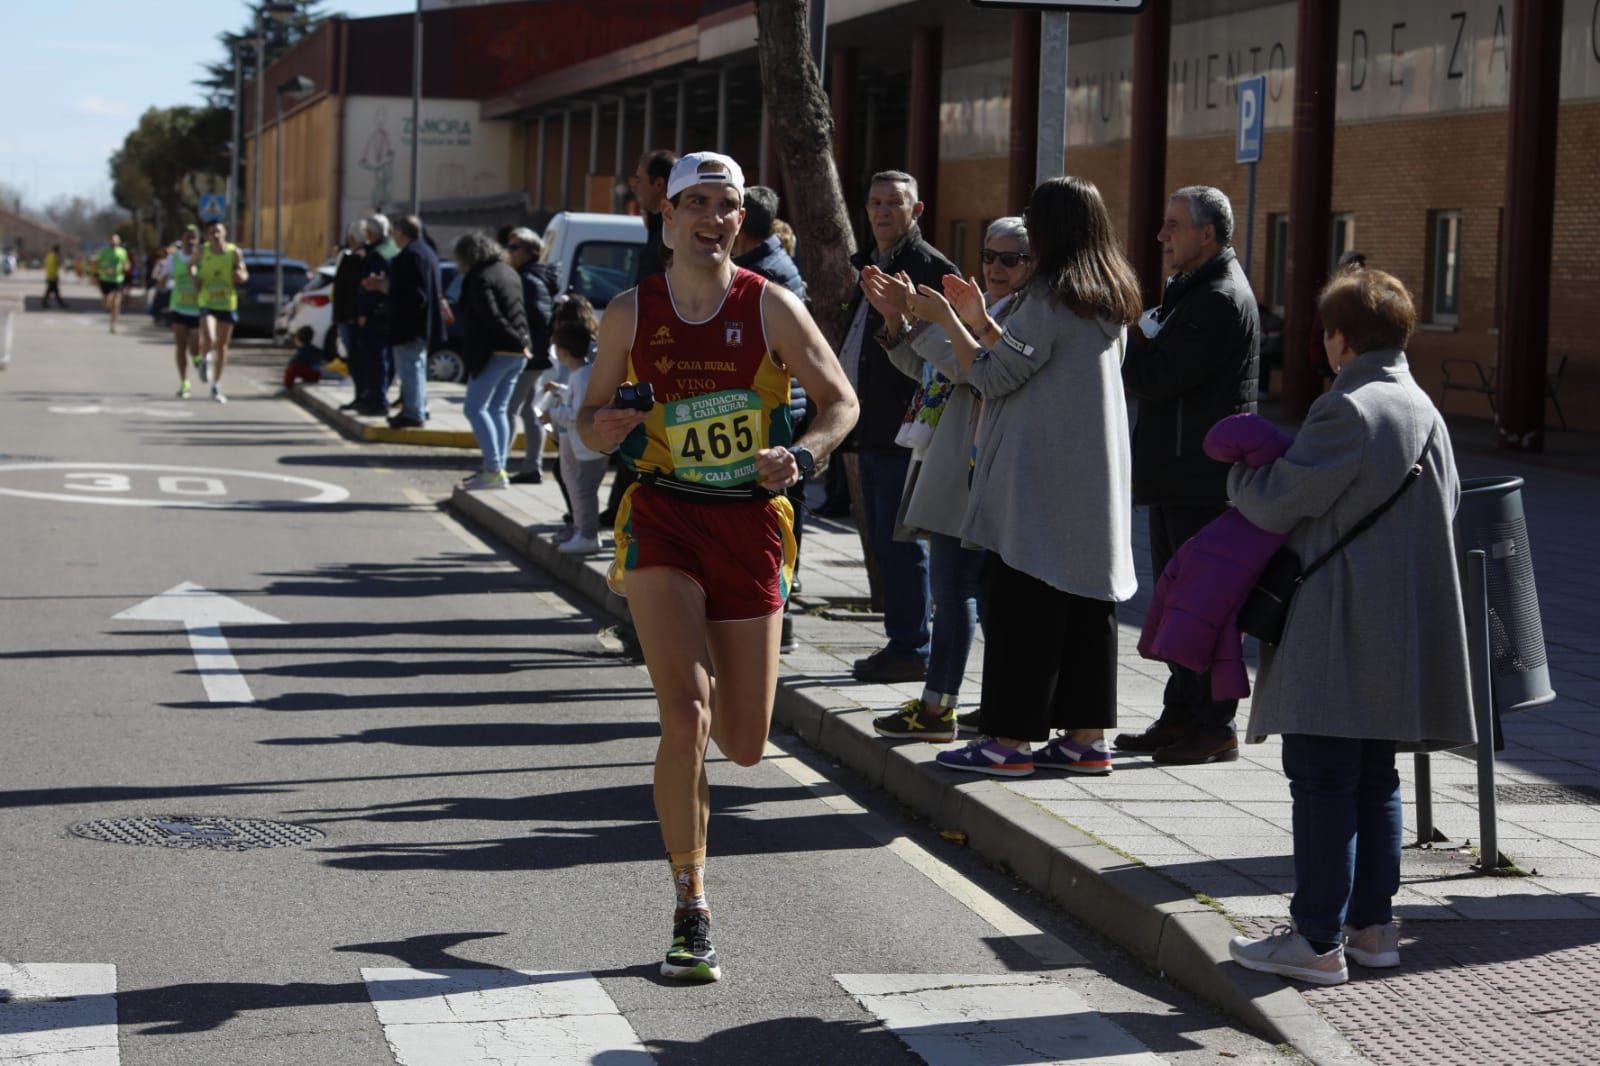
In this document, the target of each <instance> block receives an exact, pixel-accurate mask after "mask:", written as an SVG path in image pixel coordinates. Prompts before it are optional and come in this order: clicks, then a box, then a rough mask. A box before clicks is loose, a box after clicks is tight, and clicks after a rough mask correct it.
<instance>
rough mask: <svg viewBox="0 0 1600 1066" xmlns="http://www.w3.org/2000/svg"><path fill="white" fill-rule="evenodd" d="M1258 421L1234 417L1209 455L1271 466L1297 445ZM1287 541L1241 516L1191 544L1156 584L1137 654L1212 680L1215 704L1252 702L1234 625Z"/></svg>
mask: <svg viewBox="0 0 1600 1066" xmlns="http://www.w3.org/2000/svg"><path fill="white" fill-rule="evenodd" d="M1292 439H1293V438H1291V437H1290V436H1289V435H1288V434H1286V433H1284V432H1282V431H1281V430H1279V429H1278V428H1277V427H1276V426H1274V425H1273V424H1272V423H1271V422H1268V421H1267V420H1266V419H1265V418H1262V417H1261V416H1260V415H1229V416H1228V417H1227V418H1224V419H1223V420H1222V421H1220V422H1218V423H1217V424H1216V425H1214V426H1212V427H1211V432H1210V433H1208V434H1206V441H1205V449H1206V454H1207V455H1209V456H1211V458H1213V459H1217V460H1219V461H1221V462H1224V463H1245V464H1247V465H1248V466H1251V467H1259V466H1265V465H1266V464H1268V463H1270V462H1272V461H1274V460H1275V459H1277V458H1279V457H1280V456H1282V455H1283V453H1284V452H1286V451H1288V450H1289V444H1290V442H1291V441H1292ZM1285 539H1286V538H1285V537H1284V536H1283V535H1282V534H1278V533H1268V532H1267V531H1266V530H1264V529H1262V528H1260V527H1259V526H1256V525H1254V524H1252V523H1251V522H1250V521H1249V520H1248V519H1247V518H1245V517H1244V516H1243V515H1241V514H1240V513H1239V512H1238V511H1229V512H1228V513H1226V514H1224V515H1223V516H1222V517H1221V518H1218V519H1217V520H1216V521H1214V522H1212V523H1211V524H1210V525H1208V526H1206V527H1205V528H1204V529H1202V530H1201V531H1200V532H1198V533H1196V534H1195V535H1194V536H1193V537H1190V538H1189V540H1188V541H1186V542H1185V543H1184V544H1183V546H1182V547H1180V548H1179V549H1178V550H1177V552H1176V553H1175V554H1174V555H1173V556H1172V559H1171V561H1170V562H1168V563H1167V568H1166V569H1165V570H1163V571H1162V572H1161V576H1160V577H1159V578H1158V579H1157V580H1156V590H1155V593H1154V595H1153V596H1152V597H1151V600H1150V610H1149V612H1148V613H1147V614H1146V615H1145V617H1144V630H1143V631H1142V632H1141V633H1140V635H1139V654H1140V655H1142V656H1144V657H1145V658H1146V659H1158V660H1160V661H1162V662H1168V663H1176V664H1177V665H1179V666H1184V667H1188V668H1189V669H1190V670H1194V671H1196V672H1197V673H1204V672H1206V671H1208V670H1209V671H1210V672H1211V698H1212V699H1217V700H1233V699H1242V698H1243V697H1245V696H1248V695H1250V678H1249V675H1248V674H1247V673H1246V672H1245V668H1244V651H1243V648H1242V647H1241V643H1242V641H1241V638H1240V636H1239V629H1238V626H1237V624H1236V619H1237V617H1238V614H1239V608H1240V607H1241V606H1243V605H1244V601H1245V599H1246V598H1247V597H1248V596H1249V595H1250V590H1251V589H1252V588H1254V587H1255V583H1256V581H1257V580H1258V579H1259V578H1260V577H1261V572H1262V571H1263V570H1264V569H1266V566H1267V562H1268V561H1269V560H1270V559H1271V558H1272V556H1273V553H1275V552H1276V551H1277V550H1278V549H1279V548H1280V547H1282V546H1283V542H1284V540H1285Z"/></svg>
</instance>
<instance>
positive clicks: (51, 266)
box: [39, 244, 67, 311]
mask: <svg viewBox="0 0 1600 1066" xmlns="http://www.w3.org/2000/svg"><path fill="white" fill-rule="evenodd" d="M52 296H54V297H55V298H56V306H57V307H60V308H62V309H63V310H64V309H65V308H66V306H67V301H65V300H63V299H62V298H61V245H59V244H52V245H51V246H50V251H49V252H47V253H46V254H45V257H44V299H43V300H41V301H39V310H41V311H44V310H47V309H48V308H49V307H50V297H52Z"/></svg>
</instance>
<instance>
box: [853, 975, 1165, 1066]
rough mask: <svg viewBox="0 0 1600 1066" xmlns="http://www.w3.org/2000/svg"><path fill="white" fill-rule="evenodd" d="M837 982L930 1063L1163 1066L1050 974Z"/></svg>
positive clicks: (872, 978)
mask: <svg viewBox="0 0 1600 1066" xmlns="http://www.w3.org/2000/svg"><path fill="white" fill-rule="evenodd" d="M834 980H835V981H838V982H839V984H840V986H841V987H843V988H844V990H845V991H846V992H848V993H850V995H852V996H854V997H855V998H856V1000H857V1002H859V1003H860V1004H861V1005H862V1006H863V1007H865V1008H867V1010H869V1011H871V1012H872V1013H873V1014H875V1015H876V1016H877V1017H878V1020H879V1021H881V1022H882V1023H883V1024H884V1026H885V1027H886V1028H888V1029H889V1031H890V1032H892V1033H894V1035H895V1036H897V1037H899V1038H900V1040H901V1041H902V1042H903V1043H904V1044H905V1045H906V1046H907V1047H909V1048H910V1049H911V1050H912V1051H913V1052H914V1053H915V1054H916V1055H917V1056H918V1057H920V1058H921V1059H922V1061H923V1062H926V1063H927V1064H928V1066H1004V1064H1011V1063H1020V1062H1026V1063H1029V1064H1037V1066H1047V1064H1057V1063H1060V1064H1070V1066H1085V1064H1087V1063H1101V1064H1107V1066H1109V1064H1113V1063H1114V1064H1115V1066H1163V1063H1162V1060H1161V1059H1159V1058H1157V1057H1156V1056H1155V1055H1152V1054H1151V1053H1150V1052H1149V1051H1147V1050H1146V1049H1145V1047H1144V1045H1143V1044H1141V1043H1139V1041H1137V1040H1135V1039H1134V1038H1133V1037H1131V1036H1129V1035H1128V1034H1127V1033H1126V1032H1124V1031H1123V1030H1121V1029H1119V1028H1118V1027H1117V1026H1115V1025H1113V1024H1112V1023H1111V1022H1108V1021H1106V1020H1105V1019H1104V1018H1102V1017H1101V1016H1100V1015H1099V1014H1097V1013H1095V1011H1094V1010H1093V1009H1092V1008H1091V1007H1090V1006H1089V1004H1088V1003H1086V1002H1085V1001H1084V999H1083V997H1082V996H1079V995H1078V994H1077V993H1076V992H1074V991H1072V990H1071V989H1070V988H1068V987H1067V986H1065V985H1063V984H1061V983H1059V982H1056V981H1052V980H1050V979H1049V978H1048V977H1042V976H1034V975H1030V974H954V973H950V974H908V973H880V974H871V973H846V974H836V975H835V976H834Z"/></svg>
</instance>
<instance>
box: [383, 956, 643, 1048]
mask: <svg viewBox="0 0 1600 1066" xmlns="http://www.w3.org/2000/svg"><path fill="white" fill-rule="evenodd" d="M361 975H362V977H363V978H365V979H366V982H367V994H368V995H369V996H371V997H372V1005H373V1007H375V1008H376V1009H377V1012H378V1020H379V1021H380V1022H382V1023H383V1033H384V1039H386V1040H387V1041H388V1042H389V1048H390V1050H392V1051H393V1052H394V1056H395V1061H396V1063H398V1064H399V1066H505V1064H506V1063H521V1062H527V1063H535V1062H537V1063H544V1064H549V1066H557V1064H565V1063H573V1064H577V1063H592V1062H604V1063H605V1064H606V1066H650V1064H652V1063H654V1061H655V1060H654V1058H652V1057H651V1055H650V1053H649V1052H648V1051H646V1050H645V1049H644V1045H643V1044H641V1043H640V1042H639V1038H638V1036H636V1035H635V1034H634V1031H633V1027H632V1026H631V1025H629V1024H628V1021H627V1019H626V1018H624V1017H623V1016H622V1012H621V1011H620V1010H618V1009H617V1005H616V1003H615V1002H614V1001H613V1000H612V999H611V997H610V996H609V995H608V994H607V993H606V990H605V989H604V988H603V987H601V985H600V982H599V981H598V980H596V979H595V978H594V977H593V976H592V975H591V974H588V973H584V972H573V971H550V972H541V971H534V970H499V969H481V970H412V969H402V968H363V969H362V971H361ZM600 1056H604V1058H601V1057H600Z"/></svg>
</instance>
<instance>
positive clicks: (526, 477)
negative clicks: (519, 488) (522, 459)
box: [511, 470, 544, 485]
mask: <svg viewBox="0 0 1600 1066" xmlns="http://www.w3.org/2000/svg"><path fill="white" fill-rule="evenodd" d="M543 482H544V475H543V474H541V473H540V472H539V471H537V470H523V471H520V472H519V473H515V474H512V475H511V483H512V484H513V485H539V484H542V483H543Z"/></svg>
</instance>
